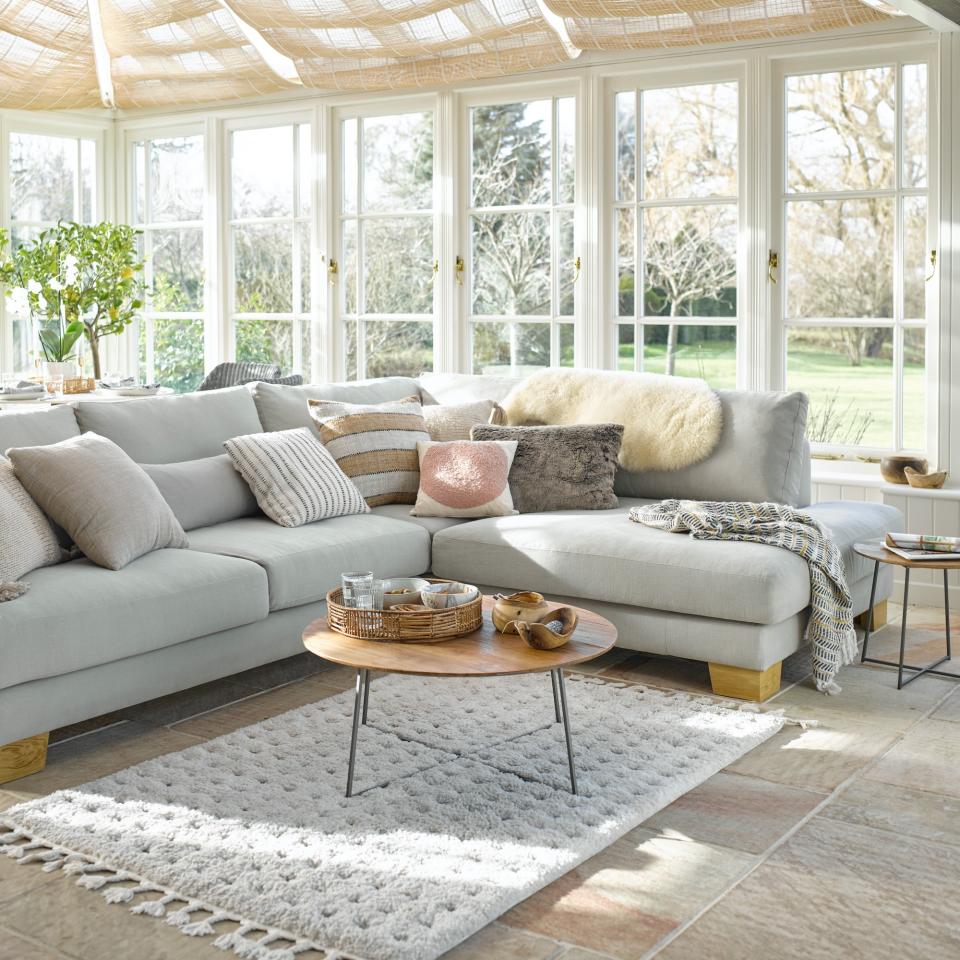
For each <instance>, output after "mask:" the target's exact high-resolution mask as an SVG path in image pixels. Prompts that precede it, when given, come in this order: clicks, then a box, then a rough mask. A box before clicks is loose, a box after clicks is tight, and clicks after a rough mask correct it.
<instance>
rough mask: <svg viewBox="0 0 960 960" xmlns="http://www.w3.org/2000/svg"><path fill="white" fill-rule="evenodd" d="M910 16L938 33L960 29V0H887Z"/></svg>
mask: <svg viewBox="0 0 960 960" xmlns="http://www.w3.org/2000/svg"><path fill="white" fill-rule="evenodd" d="M887 2H888V3H889V4H890V5H891V6H894V7H896V8H897V9H898V10H900V11H901V12H902V13H904V14H906V15H907V16H908V17H913V19H914V20H918V21H919V22H920V23H922V24H923V25H924V26H925V27H929V28H930V29H931V30H936V31H937V33H956V32H957V31H960V0H923V2H921V0H887Z"/></svg>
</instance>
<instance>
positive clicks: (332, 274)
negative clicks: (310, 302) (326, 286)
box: [327, 260, 339, 287]
mask: <svg viewBox="0 0 960 960" xmlns="http://www.w3.org/2000/svg"><path fill="white" fill-rule="evenodd" d="M338 272H339V268H338V266H337V261H336V260H331V261H330V265H329V266H328V267H327V278H328V279H329V280H330V286H331V287H332V286H333V285H334V284H335V283H336V282H337V273H338Z"/></svg>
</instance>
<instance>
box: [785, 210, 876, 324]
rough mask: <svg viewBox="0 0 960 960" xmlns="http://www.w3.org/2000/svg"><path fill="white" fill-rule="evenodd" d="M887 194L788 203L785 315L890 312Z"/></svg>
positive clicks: (844, 315) (848, 314) (871, 315)
mask: <svg viewBox="0 0 960 960" xmlns="http://www.w3.org/2000/svg"><path fill="white" fill-rule="evenodd" d="M893 211H894V201H893V200H892V199H890V198H872V199H869V200H817V201H806V200H805V201H792V202H790V203H788V204H787V263H786V268H787V314H788V315H789V316H791V317H892V316H893Z"/></svg>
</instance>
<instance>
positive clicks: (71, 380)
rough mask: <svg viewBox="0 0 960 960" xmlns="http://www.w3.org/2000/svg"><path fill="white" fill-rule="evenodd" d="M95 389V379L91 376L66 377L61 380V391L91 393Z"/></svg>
mask: <svg viewBox="0 0 960 960" xmlns="http://www.w3.org/2000/svg"><path fill="white" fill-rule="evenodd" d="M96 389H97V381H96V380H94V379H93V377H68V378H67V379H66V380H64V381H63V392H64V393H65V394H66V393H93V391H94V390H96Z"/></svg>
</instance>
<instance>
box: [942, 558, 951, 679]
mask: <svg viewBox="0 0 960 960" xmlns="http://www.w3.org/2000/svg"><path fill="white" fill-rule="evenodd" d="M949 572H950V571H949V570H944V571H943V622H944V624H945V626H946V630H947V659H948V660H949V659H950V658H951V657H952V656H953V654H952V653H951V651H950V582H949V580H948V579H947V575H948V574H949Z"/></svg>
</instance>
